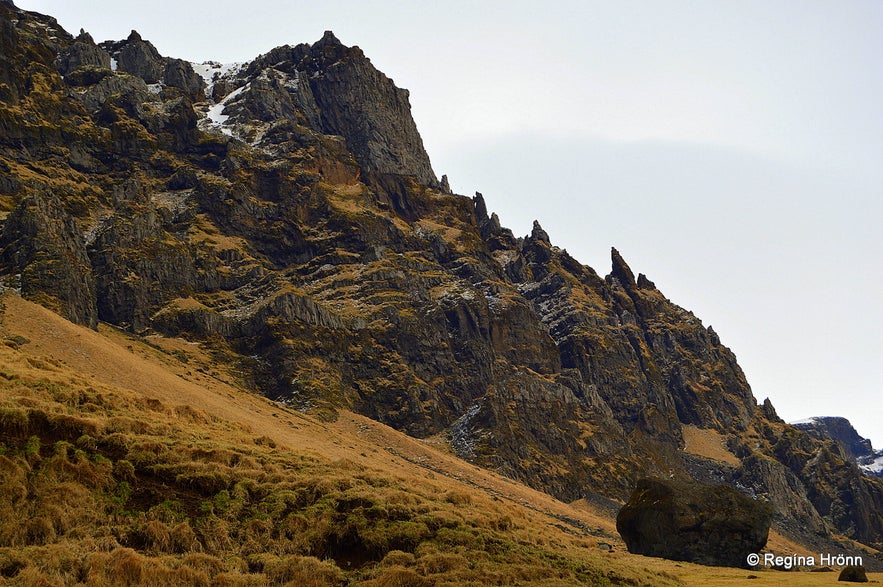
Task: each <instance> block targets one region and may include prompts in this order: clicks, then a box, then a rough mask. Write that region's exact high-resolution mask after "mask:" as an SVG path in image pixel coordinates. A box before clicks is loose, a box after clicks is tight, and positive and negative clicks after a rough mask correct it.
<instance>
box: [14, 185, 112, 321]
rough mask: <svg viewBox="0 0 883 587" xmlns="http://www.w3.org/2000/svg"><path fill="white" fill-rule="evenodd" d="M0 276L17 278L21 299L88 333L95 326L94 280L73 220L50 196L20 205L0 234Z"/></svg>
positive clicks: (96, 315)
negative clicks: (15, 276) (30, 301)
mask: <svg viewBox="0 0 883 587" xmlns="http://www.w3.org/2000/svg"><path fill="white" fill-rule="evenodd" d="M0 272H2V273H6V274H10V273H12V274H16V273H17V274H20V275H21V293H22V295H23V296H24V297H27V298H29V299H32V300H36V301H39V302H42V303H43V304H45V305H47V306H49V307H51V308H52V309H54V310H56V311H58V312H59V313H60V314H61V315H62V316H64V317H66V318H67V319H69V320H71V321H72V322H76V323H78V324H83V325H85V326H89V327H91V328H95V327H96V326H97V325H98V311H97V309H96V307H95V278H94V277H93V275H92V267H91V264H90V262H89V257H88V256H87V255H86V245H85V243H84V242H83V238H82V236H81V234H80V231H79V229H78V227H77V225H76V223H75V222H74V220H73V218H71V216H70V215H68V214H67V213H66V212H65V211H64V210H62V209H61V208H60V207H59V206H58V204H57V203H56V201H55V200H54V199H53V198H52V196H51V195H49V194H42V193H35V194H34V195H32V196H30V197H28V198H26V199H24V200H23V201H22V202H21V204H19V206H18V207H17V208H16V209H15V210H14V211H13V212H12V214H10V216H9V218H7V219H6V221H5V223H4V225H3V230H2V232H0Z"/></svg>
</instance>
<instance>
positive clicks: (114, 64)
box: [110, 57, 119, 71]
mask: <svg viewBox="0 0 883 587" xmlns="http://www.w3.org/2000/svg"><path fill="white" fill-rule="evenodd" d="M117 69H119V63H117V60H116V59H114V58H113V57H111V58H110V70H111V71H116V70H117Z"/></svg>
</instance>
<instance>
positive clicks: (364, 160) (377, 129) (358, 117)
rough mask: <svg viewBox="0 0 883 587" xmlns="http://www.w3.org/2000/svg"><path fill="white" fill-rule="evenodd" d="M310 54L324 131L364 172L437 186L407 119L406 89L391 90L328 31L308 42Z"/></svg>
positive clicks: (358, 54)
mask: <svg viewBox="0 0 883 587" xmlns="http://www.w3.org/2000/svg"><path fill="white" fill-rule="evenodd" d="M310 57H311V58H312V60H313V61H312V63H311V64H310V68H311V69H313V70H314V71H313V72H312V73H314V74H315V75H311V76H310V87H311V88H312V90H313V96H315V99H316V103H317V104H318V106H319V108H320V109H321V112H322V124H323V126H324V127H325V132H328V133H331V134H338V135H341V136H343V137H344V138H345V139H346V142H347V146H348V147H349V149H350V150H351V151H352V152H353V154H354V155H355V156H356V159H357V160H358V161H359V163H360V164H361V165H362V166H363V167H365V169H366V170H367V171H377V172H380V173H391V174H396V175H412V176H414V177H415V178H416V179H417V181H419V182H420V183H422V184H425V185H429V186H432V187H435V186H437V185H438V180H437V179H436V177H435V173H434V172H433V171H432V166H431V164H430V162H429V156H428V155H427V154H426V151H425V149H424V148H423V140H422V139H421V138H420V133H419V132H417V126H416V125H415V124H414V119H413V118H412V117H411V104H410V102H409V101H408V90H404V89H401V88H397V87H396V85H395V84H394V83H393V81H392V80H391V79H389V78H388V77H386V76H385V75H384V74H383V73H381V72H380V71H378V70H377V69H376V68H375V67H374V66H373V65H372V64H371V62H370V61H369V60H368V58H366V57H365V55H364V53H362V50H361V49H359V48H358V47H345V46H344V45H342V44H341V42H340V41H339V40H337V38H336V37H335V36H334V34H333V33H331V32H330V31H328V32H326V33H325V36H323V37H322V39H321V40H320V41H318V42H317V43H315V44H314V45H313V46H312V48H311V50H310ZM308 71H309V70H308Z"/></svg>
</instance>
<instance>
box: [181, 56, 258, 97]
mask: <svg viewBox="0 0 883 587" xmlns="http://www.w3.org/2000/svg"><path fill="white" fill-rule="evenodd" d="M247 63H248V62H246V61H234V62H233V63H219V62H217V61H203V62H202V63H194V62H192V61H191V62H190V67H192V68H193V71H195V72H196V73H197V74H199V77H201V78H202V79H203V81H205V85H206V88H205V95H206V96H207V97H208V96H211V95H212V94H211V92H212V86H214V85H215V82H217V81H218V80H219V79H223V78H225V77H233V76H235V75H236V74H238V73H239V72H240V71H242V68H243V67H245V65H246V64H247Z"/></svg>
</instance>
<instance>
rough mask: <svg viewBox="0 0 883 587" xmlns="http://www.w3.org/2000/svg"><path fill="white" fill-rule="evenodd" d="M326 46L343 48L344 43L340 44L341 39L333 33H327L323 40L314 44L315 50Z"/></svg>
mask: <svg viewBox="0 0 883 587" xmlns="http://www.w3.org/2000/svg"><path fill="white" fill-rule="evenodd" d="M325 45H339V46H341V47H343V43H341V42H340V39H338V38H337V36H336V35H335V34H334V32H333V31H325V32H324V33H323V34H322V38H321V39H319V40H318V41H316V42H315V43H314V44H313V48H314V49H316V48H321V47H324V46H325Z"/></svg>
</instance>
